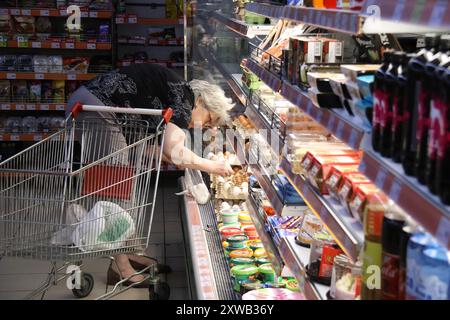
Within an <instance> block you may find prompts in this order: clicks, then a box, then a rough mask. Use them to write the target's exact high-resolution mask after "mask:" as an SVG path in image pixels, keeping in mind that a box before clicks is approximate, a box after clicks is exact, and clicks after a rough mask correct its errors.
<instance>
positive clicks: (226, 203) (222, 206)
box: [220, 201, 231, 209]
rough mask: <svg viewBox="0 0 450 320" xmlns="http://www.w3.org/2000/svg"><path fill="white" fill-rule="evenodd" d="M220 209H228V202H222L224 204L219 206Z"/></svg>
mask: <svg viewBox="0 0 450 320" xmlns="http://www.w3.org/2000/svg"><path fill="white" fill-rule="evenodd" d="M220 208H222V209H230V208H231V206H230V204H229V203H228V202H226V201H224V202H222V203H221V204H220Z"/></svg>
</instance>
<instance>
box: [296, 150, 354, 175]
mask: <svg viewBox="0 0 450 320" xmlns="http://www.w3.org/2000/svg"><path fill="white" fill-rule="evenodd" d="M360 155H361V153H358V152H357V151H355V150H353V149H351V148H349V147H348V146H346V145H344V144H328V143H327V144H324V145H323V146H317V144H316V147H310V148H309V150H307V151H306V153H305V154H304V156H303V158H302V160H301V162H300V166H301V170H302V173H304V174H305V173H306V172H307V171H309V170H310V169H311V166H312V164H313V160H314V158H315V156H350V157H354V156H357V157H360ZM336 164H337V163H336Z"/></svg>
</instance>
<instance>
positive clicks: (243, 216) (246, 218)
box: [238, 212, 253, 225]
mask: <svg viewBox="0 0 450 320" xmlns="http://www.w3.org/2000/svg"><path fill="white" fill-rule="evenodd" d="M238 220H239V222H240V223H241V224H242V225H249V224H253V221H252V218H251V217H250V214H248V213H247V212H241V213H239V216H238Z"/></svg>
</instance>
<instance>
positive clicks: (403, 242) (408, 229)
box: [398, 225, 417, 300]
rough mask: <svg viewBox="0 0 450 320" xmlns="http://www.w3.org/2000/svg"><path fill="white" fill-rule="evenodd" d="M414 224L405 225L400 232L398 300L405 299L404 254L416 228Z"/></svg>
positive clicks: (405, 254)
mask: <svg viewBox="0 0 450 320" xmlns="http://www.w3.org/2000/svg"><path fill="white" fill-rule="evenodd" d="M416 229H417V228H416V226H415V225H406V226H404V227H403V229H402V231H401V233H400V260H399V263H398V265H399V277H398V300H405V299H406V256H407V251H408V250H407V249H408V242H409V239H410V238H411V236H412V235H413V233H414V232H415V230H416Z"/></svg>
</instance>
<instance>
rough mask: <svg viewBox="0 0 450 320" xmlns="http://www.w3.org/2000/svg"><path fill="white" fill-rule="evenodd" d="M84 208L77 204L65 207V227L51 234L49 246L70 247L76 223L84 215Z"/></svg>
mask: <svg viewBox="0 0 450 320" xmlns="http://www.w3.org/2000/svg"><path fill="white" fill-rule="evenodd" d="M86 213H87V211H86V209H85V208H83V207H82V206H80V205H78V204H71V205H69V206H68V207H67V212H66V223H65V224H66V225H67V227H65V228H64V229H61V230H59V231H57V232H55V233H54V234H53V237H52V239H51V244H53V245H70V244H72V243H73V241H72V234H73V232H74V230H75V228H76V223H78V222H79V221H81V219H82V218H83V217H84V216H85V215H86Z"/></svg>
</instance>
